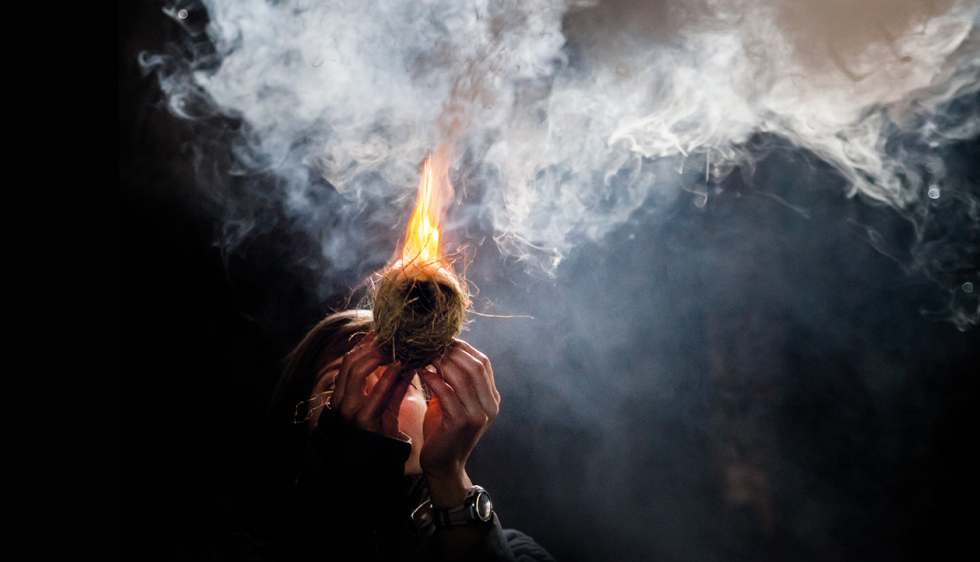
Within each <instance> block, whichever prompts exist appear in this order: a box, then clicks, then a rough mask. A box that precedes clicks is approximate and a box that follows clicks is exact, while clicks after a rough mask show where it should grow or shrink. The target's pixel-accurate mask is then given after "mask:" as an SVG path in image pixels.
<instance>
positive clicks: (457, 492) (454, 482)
mask: <svg viewBox="0 0 980 562" xmlns="http://www.w3.org/2000/svg"><path fill="white" fill-rule="evenodd" d="M425 483H426V485H427V486H428V488H429V499H430V500H431V501H432V506H433V507H453V506H456V505H459V504H461V503H463V500H465V499H466V494H467V493H468V492H469V491H470V488H472V487H473V482H472V481H470V477H469V475H467V474H466V471H465V470H464V471H462V472H457V473H455V474H445V475H433V474H429V473H426V474H425Z"/></svg>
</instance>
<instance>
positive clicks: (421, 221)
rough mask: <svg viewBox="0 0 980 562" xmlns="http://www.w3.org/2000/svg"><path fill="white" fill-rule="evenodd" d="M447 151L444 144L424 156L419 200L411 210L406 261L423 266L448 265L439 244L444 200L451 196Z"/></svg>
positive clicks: (403, 256) (405, 250) (405, 249)
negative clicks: (443, 261) (443, 259)
mask: <svg viewBox="0 0 980 562" xmlns="http://www.w3.org/2000/svg"><path fill="white" fill-rule="evenodd" d="M446 153H447V151H446V150H445V149H444V148H440V149H438V150H436V151H435V152H434V153H433V154H432V155H430V156H429V157H428V158H426V159H425V164H424V165H423V166H422V178H421V179H420V181H419V193H418V200H417V201H416V203H415V211H413V212H412V220H411V221H409V223H408V230H407V231H406V233H405V245H404V247H403V248H402V256H401V261H402V263H403V264H414V265H416V266H418V267H420V268H421V267H425V266H428V265H435V266H436V267H437V268H438V267H442V266H444V265H445V264H443V263H442V253H441V246H440V244H439V225H440V223H441V221H442V210H443V202H444V201H447V200H448V199H449V198H451V196H452V186H451V185H450V184H449V159H448V158H447V157H446V156H447V154H446Z"/></svg>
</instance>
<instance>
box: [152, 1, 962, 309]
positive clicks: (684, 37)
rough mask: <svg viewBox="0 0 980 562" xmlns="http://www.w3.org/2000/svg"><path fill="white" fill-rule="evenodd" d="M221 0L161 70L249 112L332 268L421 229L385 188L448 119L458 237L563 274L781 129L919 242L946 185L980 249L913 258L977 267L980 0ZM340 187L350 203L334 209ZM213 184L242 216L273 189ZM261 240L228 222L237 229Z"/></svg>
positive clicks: (180, 108)
mask: <svg viewBox="0 0 980 562" xmlns="http://www.w3.org/2000/svg"><path fill="white" fill-rule="evenodd" d="M203 6H204V7H205V8H206V10H207V15H208V23H207V24H206V26H203V27H202V26H198V27H194V26H192V25H189V23H188V18H187V14H188V12H190V13H191V14H192V15H193V14H195V13H197V12H199V11H200V6H199V5H197V4H186V5H184V4H181V5H175V6H173V7H172V8H168V9H167V10H165V12H166V13H167V14H168V15H171V17H174V18H175V19H176V20H178V21H180V22H181V23H182V24H184V25H185V26H187V28H188V31H189V32H190V33H189V34H188V37H189V40H188V42H187V45H186V46H185V47H186V48H184V49H183V50H174V51H173V52H171V53H167V54H146V53H144V55H143V56H142V57H141V63H142V64H143V66H144V68H145V69H146V70H147V71H148V72H149V71H151V70H155V71H157V74H158V77H159V80H160V83H161V87H162V89H163V90H164V92H165V93H166V94H167V96H168V101H169V108H170V109H171V111H172V112H173V113H174V114H175V115H177V116H180V117H183V118H187V119H200V118H207V117H210V116H213V115H225V116H233V117H235V118H236V119H239V120H241V122H242V123H243V124H244V125H243V126H242V127H241V130H240V131H239V132H238V133H236V136H235V138H234V139H233V141H232V149H233V153H234V157H235V162H234V170H233V171H234V173H237V174H241V175H247V174H256V173H267V174H272V175H274V176H275V177H276V178H278V181H279V183H278V184H277V185H278V186H279V187H278V189H279V191H277V192H276V193H275V194H274V195H273V196H272V198H273V199H275V200H276V202H277V204H279V205H282V207H283V208H284V209H286V213H287V215H288V216H289V217H290V218H291V220H293V221H294V223H295V224H296V225H298V226H299V227H301V228H307V229H309V231H310V232H313V233H318V234H316V235H317V236H318V237H319V239H320V240H321V249H322V254H323V259H325V260H327V261H328V262H329V263H330V264H332V266H337V267H343V266H345V264H346V265H349V264H350V263H351V262H352V261H356V260H357V259H358V257H357V256H356V255H352V254H351V253H350V250H349V248H350V247H351V244H349V243H347V242H348V240H346V239H345V238H344V237H345V236H353V234H350V232H353V231H354V230H356V229H354V228H353V227H352V226H351V225H352V224H353V223H354V222H358V223H360V224H364V225H371V224H373V225H384V224H388V225H389V228H391V230H392V233H393V236H395V235H396V233H397V232H399V231H400V229H401V226H400V225H394V224H392V221H393V215H392V214H391V212H377V213H369V212H365V209H366V207H365V203H364V202H365V201H367V200H377V199H381V200H385V201H387V202H389V203H392V204H396V203H397V204H399V205H401V206H402V207H406V206H407V201H409V199H410V198H411V197H412V195H413V191H414V186H415V184H416V183H417V176H418V171H417V169H416V165H417V163H418V162H419V161H421V160H422V159H423V158H424V157H425V155H426V153H427V152H428V151H429V150H431V149H432V148H433V147H434V146H436V145H437V144H438V143H439V142H440V141H442V140H444V139H445V138H446V137H447V136H448V135H449V133H450V130H452V131H453V133H455V134H457V136H456V138H457V139H458V140H457V143H456V147H455V150H456V158H455V159H454V162H455V163H457V164H456V165H459V163H460V162H465V163H466V167H467V169H466V170H465V174H466V180H467V181H465V182H463V183H462V185H463V190H462V191H463V195H462V201H461V202H462V206H461V207H460V208H459V209H457V210H456V212H455V214H454V215H453V216H452V217H450V222H449V223H447V225H446V226H447V229H448V230H450V231H451V230H452V229H453V228H454V225H455V226H459V225H461V224H463V223H464V222H465V221H469V220H480V221H485V222H486V223H488V224H489V228H491V229H492V231H493V232H494V239H495V241H496V243H497V244H498V246H499V248H500V249H501V251H502V252H504V254H506V255H510V256H514V257H517V258H520V259H524V260H527V262H528V264H529V265H530V266H533V267H536V268H539V269H540V270H542V271H546V272H553V271H554V270H555V268H556V267H557V265H558V263H559V262H560V260H561V257H562V256H563V255H564V254H566V253H567V252H568V250H569V249H570V247H571V246H572V245H573V244H575V243H576V241H578V240H582V239H597V238H599V237H601V236H603V235H604V234H606V233H608V232H609V231H610V230H611V229H613V228H615V227H616V226H617V225H620V224H622V223H623V222H624V221H625V220H626V219H627V218H628V217H629V216H630V214H631V213H632V212H633V211H635V210H636V209H637V208H638V207H639V206H640V205H641V204H643V203H644V202H648V201H651V200H653V201H655V202H664V203H666V202H669V201H670V200H671V199H673V198H674V197H675V196H676V195H677V193H678V192H679V191H680V190H681V189H682V187H683V186H682V183H681V181H680V179H679V175H678V174H677V173H676V170H677V169H678V168H682V167H683V166H684V165H685V164H684V162H685V161H686V160H690V161H691V162H693V163H696V165H697V166H701V167H702V168H703V169H704V170H705V173H706V174H707V175H708V176H709V177H714V178H719V177H721V176H723V175H725V174H726V173H727V172H728V171H729V170H731V169H732V168H733V167H735V166H745V165H748V166H751V163H752V162H751V160H752V158H753V157H754V156H753V154H752V152H751V151H750V150H748V149H747V148H745V147H746V142H747V141H748V139H749V138H750V137H751V136H752V135H754V134H757V133H768V134H773V135H777V136H780V137H783V138H785V139H787V140H788V141H790V142H792V143H793V144H795V145H796V146H798V147H800V148H801V149H804V150H806V151H808V152H809V153H811V154H812V155H813V156H814V157H816V158H818V159H820V160H822V161H824V162H826V163H827V164H829V165H831V166H833V167H834V168H836V169H837V170H839V172H840V174H841V175H842V176H843V177H844V178H846V180H847V184H848V186H849V190H850V191H849V194H850V195H854V194H861V195H862V196H864V197H866V198H868V199H869V200H870V201H874V202H881V203H883V204H887V205H890V206H892V207H894V208H895V209H896V211H897V212H899V213H901V214H902V215H903V216H906V217H907V218H908V220H910V221H912V222H913V223H914V225H915V228H916V232H917V233H918V235H919V238H920V240H919V242H923V241H924V240H925V239H926V238H928V234H927V231H929V224H930V223H929V221H930V220H935V219H934V218H933V217H934V214H933V213H934V209H935V206H936V205H937V201H936V200H937V198H939V197H940V195H941V197H942V199H943V200H944V201H951V202H953V203H948V204H953V205H956V206H957V209H958V210H957V211H956V216H957V217H959V218H958V219H957V220H959V221H960V222H961V226H962V228H961V230H963V232H962V233H961V234H960V235H959V239H958V240H954V241H951V242H950V243H951V244H966V246H967V248H966V249H962V248H960V249H958V250H956V251H954V252H952V254H950V253H949V252H947V253H946V255H947V256H948V255H954V256H955V258H954V259H945V260H944V261H943V262H942V264H938V261H937V260H932V261H931V262H930V259H929V258H928V256H927V255H926V254H928V252H926V253H922V252H919V253H916V252H915V251H913V255H914V256H918V262H917V263H915V264H912V265H913V266H916V267H922V268H924V269H925V270H926V272H927V273H928V274H930V275H933V276H934V277H941V276H942V275H944V274H948V273H949V272H950V271H959V272H961V273H962V272H964V271H965V272H966V274H965V275H967V276H972V277H971V279H972V280H973V281H980V280H976V279H973V277H975V276H976V268H975V266H976V263H975V258H976V251H977V238H978V231H980V226H978V224H977V223H978V211H977V209H978V199H977V193H976V186H967V185H962V184H946V183H944V179H945V175H946V167H947V163H946V161H945V160H944V158H943V156H942V155H943V148H944V147H946V146H947V145H950V144H953V143H957V142H962V141H964V140H970V139H974V138H976V137H977V135H978V134H980V116H978V103H977V95H978V90H980V32H978V29H977V27H978V26H977V21H978V17H980V6H978V5H977V3H976V2H974V1H972V0H870V1H867V2H850V1H848V0H699V1H696V2H690V1H687V2H685V1H682V0H659V1H646V2H642V1H630V0H602V1H571V0H570V1H567V2H564V1H559V0H524V1H518V0H472V1H470V2H459V1H457V0H386V1H378V2H371V3H364V2H360V1H359V0H332V1H327V2H318V1H312V0H283V1H280V2H269V1H266V0H253V1H239V0H234V1H233V0H204V1H203ZM181 9H183V10H184V11H183V12H181ZM755 157H757V155H756V156H755ZM323 181H325V182H327V183H328V184H329V185H330V186H332V188H333V189H335V190H336V192H338V193H339V194H341V195H342V196H341V197H335V198H332V199H330V203H329V208H326V207H325V204H324V202H323V198H322V197H319V196H318V190H322V189H323ZM454 183H459V182H454ZM467 183H468V184H470V185H471V187H470V188H469V189H467ZM705 193H707V191H706V190H705ZM215 196H216V197H218V198H219V199H222V198H223V200H224V199H226V200H224V202H225V203H227V206H228V207H229V208H236V209H239V213H238V215H236V217H237V218H236V220H238V221H239V222H242V217H243V216H248V215H251V216H254V215H255V214H257V213H261V206H262V205H267V204H268V203H269V197H268V196H266V197H263V198H258V199H249V198H248V197H249V196H245V195H242V194H241V193H240V192H235V191H234V190H227V191H217V192H215ZM246 200H248V201H250V202H246ZM702 203H703V202H702ZM354 217H356V219H355V218H354ZM454 221H455V222H454ZM244 222H246V223H247V222H248V221H247V220H246V221H244ZM331 222H332V223H333V224H335V225H339V226H338V227H337V228H333V229H326V228H325V227H324V224H325V223H331ZM328 230H329V232H328ZM247 231H248V228H247V227H246V228H244V229H242V228H237V229H230V230H228V232H229V234H228V236H229V239H228V240H226V241H225V242H226V243H232V244H233V243H234V242H235V240H238V239H240V238H241V236H244V235H247ZM384 251H390V248H388V249H387V250H384V249H383V250H382V252H384ZM971 262H973V263H972V264H971ZM936 268H940V269H942V270H943V271H941V272H937V271H936ZM953 277H956V276H955V275H954V276H953ZM960 277H962V275H960ZM960 277H956V280H957V281H956V282H957V283H963V281H964V280H965V279H960ZM976 284H977V285H980V283H976ZM977 306H978V305H977V300H976V299H972V300H967V301H962V300H959V301H956V302H955V303H954V304H952V305H951V308H952V316H953V317H954V320H955V321H956V322H957V325H958V326H960V327H961V328H964V327H966V326H969V325H972V324H974V323H976V321H977V317H978V313H980V310H978V309H977Z"/></svg>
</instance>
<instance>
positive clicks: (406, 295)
mask: <svg viewBox="0 0 980 562" xmlns="http://www.w3.org/2000/svg"><path fill="white" fill-rule="evenodd" d="M468 304H469V299H468V298H467V296H466V294H465V293H464V292H463V290H462V288H461V286H460V282H459V280H458V279H456V277H455V276H454V275H453V274H452V273H451V272H449V270H447V269H445V268H442V267H436V266H428V267H426V266H417V265H414V264H409V265H407V266H405V265H402V264H396V265H395V266H394V267H392V268H390V269H389V270H388V271H387V272H385V273H384V274H383V275H382V277H381V281H380V282H379V283H378V285H377V290H376V292H375V294H374V306H373V312H374V333H375V336H376V340H375V344H376V345H377V346H378V348H379V349H380V350H381V352H382V353H384V354H385V355H386V356H387V357H389V358H391V360H392V361H393V362H394V361H398V362H400V363H401V364H402V366H403V367H404V368H406V369H418V368H421V367H424V366H426V365H428V364H430V363H431V362H432V361H435V360H436V359H438V358H439V357H441V356H442V355H443V354H445V353H446V351H447V350H448V349H449V346H450V345H452V343H453V340H454V339H455V338H456V336H458V335H459V332H460V330H461V329H462V327H463V319H464V316H465V314H466V307H467V306H468Z"/></svg>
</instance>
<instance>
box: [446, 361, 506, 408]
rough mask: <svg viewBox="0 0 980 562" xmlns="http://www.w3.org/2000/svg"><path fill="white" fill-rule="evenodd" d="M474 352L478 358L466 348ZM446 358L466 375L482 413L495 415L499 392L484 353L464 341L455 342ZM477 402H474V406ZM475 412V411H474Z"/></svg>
mask: <svg viewBox="0 0 980 562" xmlns="http://www.w3.org/2000/svg"><path fill="white" fill-rule="evenodd" d="M467 348H469V349H470V350H472V351H473V352H475V353H476V354H477V355H478V356H479V358H477V357H474V356H473V355H471V354H470V353H469V352H467V351H466V349H467ZM447 358H448V359H449V360H450V361H452V362H453V363H455V364H456V365H457V366H459V367H460V370H461V371H462V372H463V373H464V374H465V376H466V377H467V381H468V382H469V384H470V385H472V388H473V391H474V393H475V398H476V400H477V404H478V405H479V407H480V408H481V409H482V410H483V413H484V414H485V415H486V416H487V417H489V418H490V420H493V419H494V418H495V417H497V412H498V411H499V405H500V394H498V393H497V389H496V387H495V386H494V384H493V378H492V376H491V369H490V366H489V364H490V360H489V359H487V358H486V356H485V355H483V354H482V353H480V352H479V351H476V349H474V348H473V347H472V346H470V345H469V344H466V343H465V342H457V344H456V345H454V348H453V349H452V350H451V352H450V353H449V355H448V356H447ZM477 404H474V406H476V405H477ZM474 414H476V412H474Z"/></svg>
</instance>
